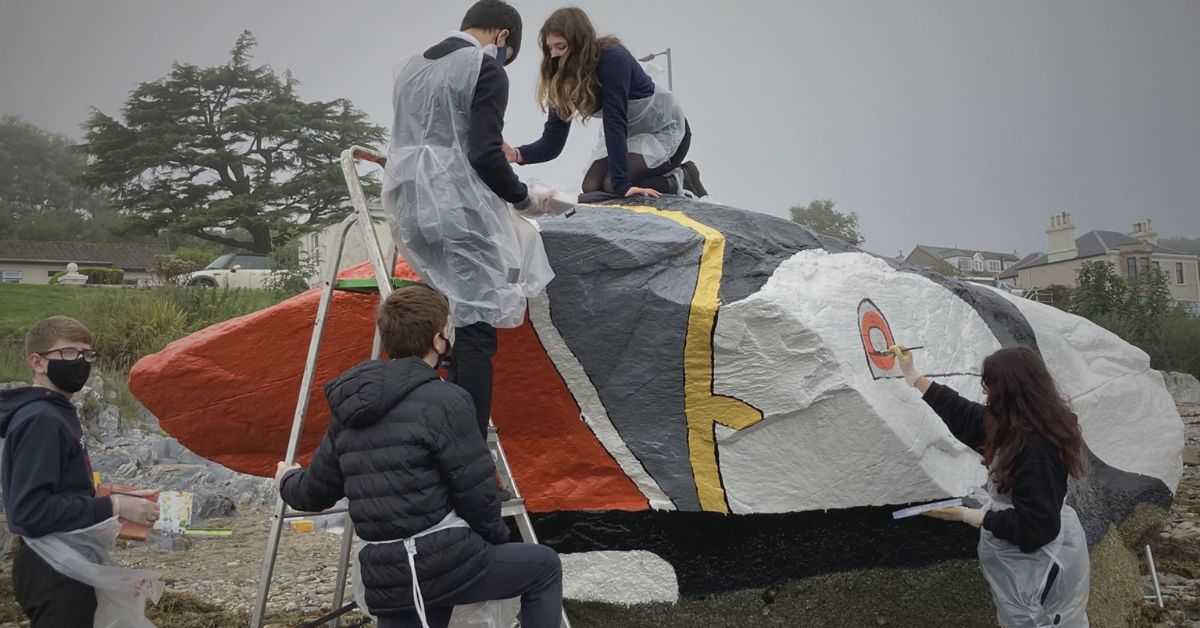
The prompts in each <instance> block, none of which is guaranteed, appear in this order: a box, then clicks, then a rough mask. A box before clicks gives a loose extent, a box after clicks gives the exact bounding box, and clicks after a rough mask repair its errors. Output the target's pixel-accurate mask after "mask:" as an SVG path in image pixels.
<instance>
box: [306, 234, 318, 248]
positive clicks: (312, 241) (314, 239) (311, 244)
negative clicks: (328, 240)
mask: <svg viewBox="0 0 1200 628" xmlns="http://www.w3.org/2000/svg"><path fill="white" fill-rule="evenodd" d="M308 248H310V249H312V250H314V251H315V250H317V249H319V248H321V234H319V233H314V234H312V235H310V236H309V237H308Z"/></svg>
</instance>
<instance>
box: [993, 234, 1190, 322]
mask: <svg viewBox="0 0 1200 628" xmlns="http://www.w3.org/2000/svg"><path fill="white" fill-rule="evenodd" d="M1046 241H1047V248H1046V252H1045V253H1032V254H1030V255H1027V256H1025V257H1024V258H1022V259H1021V260H1020V261H1018V262H1017V263H1016V264H1014V265H1013V266H1012V267H1011V268H1009V269H1008V270H1006V271H1004V272H1002V273H1000V278H1001V279H1008V280H1011V281H1012V282H1013V283H1015V284H1016V285H1017V286H1018V287H1020V288H1023V289H1025V290H1034V289H1038V288H1048V287H1050V286H1054V285H1059V286H1075V285H1077V283H1078V280H1077V272H1078V270H1079V268H1080V267H1081V266H1082V265H1083V264H1084V263H1086V262H1096V261H1101V262H1108V263H1110V264H1112V265H1113V266H1114V267H1115V269H1116V271H1117V274H1118V275H1120V276H1122V277H1126V278H1134V277H1137V276H1138V275H1139V274H1140V273H1145V272H1147V271H1149V270H1150V269H1155V270H1159V271H1162V272H1163V273H1164V274H1166V276H1167V285H1168V286H1169V287H1170V290H1171V298H1173V299H1175V300H1176V301H1179V302H1181V303H1183V304H1184V305H1186V306H1188V307H1191V308H1197V307H1200V260H1197V257H1196V256H1195V255H1188V254H1186V253H1182V252H1180V251H1176V250H1173V249H1169V248H1167V247H1165V246H1162V245H1160V244H1159V243H1158V234H1157V233H1155V231H1154V226H1153V224H1151V221H1150V220H1145V221H1143V222H1135V223H1134V224H1133V230H1132V231H1131V232H1129V233H1128V234H1125V233H1120V232H1118V231H1103V230H1099V229H1097V230H1093V231H1089V232H1087V233H1085V234H1083V235H1081V236H1078V237H1076V235H1075V225H1074V224H1073V223H1072V222H1071V214H1069V213H1067V212H1061V213H1058V214H1055V215H1053V216H1051V217H1050V228H1049V229H1047V230H1046ZM1191 304H1194V305H1191Z"/></svg>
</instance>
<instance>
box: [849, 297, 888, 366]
mask: <svg viewBox="0 0 1200 628" xmlns="http://www.w3.org/2000/svg"><path fill="white" fill-rule="evenodd" d="M863 302H864V304H869V306H870V307H869V308H868V309H866V310H865V311H862V313H861V314H860V316H859V320H858V330H859V333H860V334H861V337H862V345H863V351H865V352H866V354H867V359H868V360H870V362H871V364H872V365H874V366H875V368H877V369H880V370H881V371H890V370H892V368H893V367H895V366H896V359H895V358H893V357H892V356H890V355H879V349H878V348H876V347H875V345H874V343H872V342H871V331H872V330H879V333H880V334H882V335H883V339H884V342H886V343H887V346H885V347H884V348H883V350H884V351H887V347H890V346H892V345H894V344H896V341H895V339H894V338H893V337H892V329H891V327H889V326H888V322H887V319H885V318H884V317H883V314H881V313H880V312H879V309H878V308H877V307H876V306H875V304H874V303H872V302H871V301H870V300H869V299H864V300H863Z"/></svg>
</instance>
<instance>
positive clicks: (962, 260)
mask: <svg viewBox="0 0 1200 628" xmlns="http://www.w3.org/2000/svg"><path fill="white" fill-rule="evenodd" d="M904 261H906V262H909V263H911V264H917V265H919V266H924V267H926V268H931V269H933V270H935V271H937V272H939V273H942V274H943V275H960V276H962V277H964V278H966V279H972V280H977V281H987V282H991V281H992V280H994V279H996V277H997V276H999V275H1000V273H1002V272H1004V271H1005V270H1007V269H1008V268H1010V267H1011V266H1012V265H1013V264H1016V263H1017V262H1018V261H1019V259H1018V258H1017V256H1016V255H1014V254H1012V253H997V252H995V251H981V250H976V249H961V248H958V247H942V246H929V245H927V244H918V245H917V246H916V247H914V248H913V250H912V252H910V253H909V254H908V256H907V257H905V258H904Z"/></svg>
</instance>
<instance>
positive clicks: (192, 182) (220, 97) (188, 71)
mask: <svg viewBox="0 0 1200 628" xmlns="http://www.w3.org/2000/svg"><path fill="white" fill-rule="evenodd" d="M255 45H256V42H255V40H254V36H253V35H252V34H251V33H250V32H249V31H246V32H243V33H242V35H241V36H240V37H238V40H237V43H236V44H234V47H233V50H232V51H231V53H230V57H231V58H230V60H229V62H228V63H226V64H224V65H221V66H217V67H211V68H201V67H197V66H195V65H191V64H183V63H176V64H175V65H174V67H173V69H172V71H171V73H170V75H168V76H166V77H164V78H162V79H159V80H157V81H153V82H149V83H142V84H141V85H139V86H138V87H137V89H135V90H133V92H132V93H131V94H130V95H129V99H128V100H127V101H126V103H125V107H124V110H123V111H122V117H123V118H124V122H122V121H120V120H117V119H114V118H112V117H110V116H108V115H105V114H104V113H101V112H99V111H94V112H92V114H91V116H90V117H89V119H88V121H87V123H86V125H85V128H86V143H85V144H84V149H85V150H86V151H87V152H88V153H89V154H90V155H92V157H93V160H92V162H91V163H90V164H89V165H88V167H87V168H86V169H85V171H84V174H83V176H82V180H83V182H84V183H86V184H87V185H89V186H91V187H94V188H100V189H106V190H108V191H109V192H110V194H111V197H112V198H111V200H112V202H113V204H114V205H116V206H118V207H120V208H122V210H123V211H124V212H126V213H127V215H129V216H130V217H132V218H133V219H134V222H135V224H137V225H139V226H140V227H141V228H143V229H146V230H148V231H155V230H158V229H162V228H169V229H171V231H173V232H182V233H187V234H191V235H194V236H196V237H199V238H202V239H204V240H208V241H210V242H215V243H218V244H220V245H222V246H226V247H235V248H244V249H248V250H250V251H254V252H259V253H269V252H270V251H271V250H272V249H274V248H275V247H276V246H279V245H282V244H284V243H286V242H288V241H289V240H291V239H293V238H295V237H296V236H298V235H300V234H303V233H306V232H309V231H313V230H315V229H319V228H320V227H323V226H324V225H326V224H329V223H331V222H334V221H336V220H337V219H338V217H339V213H340V212H339V210H344V208H346V207H347V206H348V194H347V192H346V186H345V182H344V180H343V178H342V174H341V168H340V165H339V163H338V157H339V155H340V153H341V151H342V150H343V149H344V148H347V147H349V146H350V145H351V144H363V145H373V144H376V143H378V142H380V141H382V139H383V137H384V132H383V129H382V128H380V127H379V126H376V125H374V124H371V123H370V122H369V121H367V117H366V114H364V113H363V112H361V111H359V110H357V109H355V108H354V107H353V106H352V105H351V104H350V102H349V101H347V100H345V99H337V100H332V101H328V102H320V101H316V102H304V101H302V100H300V98H299V97H297V95H296V86H297V84H298V83H297V81H296V79H295V78H293V77H292V75H291V72H285V73H284V74H283V76H282V77H281V76H278V75H276V73H275V72H274V70H272V69H271V68H270V67H268V66H259V67H253V66H251V64H250V53H251V51H252V49H253V48H254V46H255ZM239 234H247V235H248V237H246V238H243V237H239Z"/></svg>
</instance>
